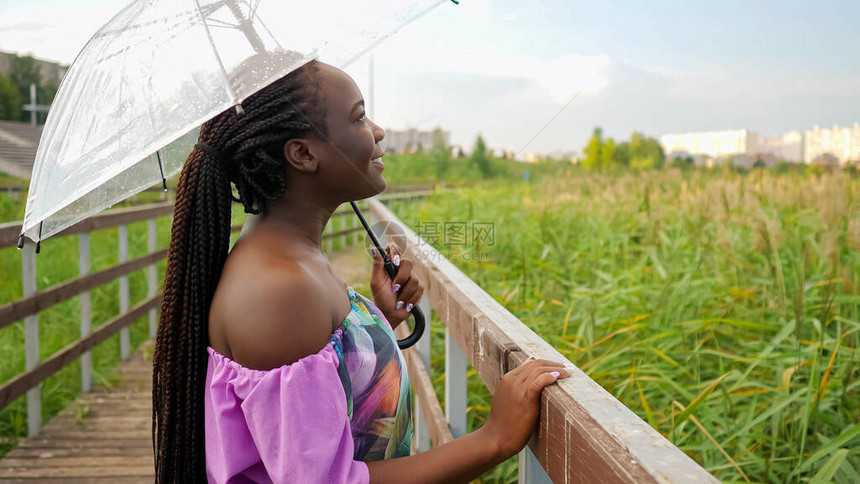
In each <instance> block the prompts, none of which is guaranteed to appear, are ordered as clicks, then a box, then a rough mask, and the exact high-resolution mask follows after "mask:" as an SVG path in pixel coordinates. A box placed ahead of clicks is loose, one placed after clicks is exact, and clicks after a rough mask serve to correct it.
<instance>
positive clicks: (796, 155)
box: [758, 131, 804, 163]
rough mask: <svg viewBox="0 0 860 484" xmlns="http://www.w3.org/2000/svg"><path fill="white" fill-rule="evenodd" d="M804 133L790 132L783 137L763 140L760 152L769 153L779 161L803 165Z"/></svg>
mask: <svg viewBox="0 0 860 484" xmlns="http://www.w3.org/2000/svg"><path fill="white" fill-rule="evenodd" d="M803 146H804V143H803V133H802V132H800V131H789V132H787V133H784V134H782V135H781V136H774V137H773V138H761V139H760V140H759V150H758V151H759V152H760V153H769V154H772V155H773V156H775V157H776V159H778V160H785V161H788V162H791V163H803V160H804V153H803Z"/></svg>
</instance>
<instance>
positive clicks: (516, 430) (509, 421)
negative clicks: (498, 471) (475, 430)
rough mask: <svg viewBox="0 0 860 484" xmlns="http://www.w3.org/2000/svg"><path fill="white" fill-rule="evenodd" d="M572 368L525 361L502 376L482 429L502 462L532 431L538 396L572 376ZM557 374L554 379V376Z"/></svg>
mask: <svg viewBox="0 0 860 484" xmlns="http://www.w3.org/2000/svg"><path fill="white" fill-rule="evenodd" d="M572 370H573V367H571V366H566V365H565V364H564V363H557V362H554V361H549V360H537V359H534V357H531V358H529V359H528V360H526V362H525V363H523V364H522V365H520V366H519V367H518V368H516V369H514V370H512V371H510V372H508V373H507V374H505V375H504V376H502V380H501V382H499V386H498V387H496V392H495V393H494V394H493V401H492V404H491V406H490V417H489V418H488V419H487V423H485V424H484V426H483V427H482V428H481V431H482V432H483V433H484V434H486V436H487V438H489V439H491V441H492V444H493V445H494V446H495V447H496V448H497V449H499V452H500V454H501V455H502V457H503V458H504V459H507V458H509V457H511V456H513V455H516V454H517V453H518V452H519V451H520V450H522V448H523V447H525V446H526V444H527V443H528V440H529V437H530V436H531V435H532V432H534V430H535V424H536V423H537V418H538V413H539V410H540V393H541V391H542V390H543V389H544V387H546V386H548V385H551V384H552V383H554V382H555V381H556V380H557V379H559V378H567V377H569V376H570V375H571V371H572ZM553 372H557V373H558V374H557V375H553V374H552V373H553Z"/></svg>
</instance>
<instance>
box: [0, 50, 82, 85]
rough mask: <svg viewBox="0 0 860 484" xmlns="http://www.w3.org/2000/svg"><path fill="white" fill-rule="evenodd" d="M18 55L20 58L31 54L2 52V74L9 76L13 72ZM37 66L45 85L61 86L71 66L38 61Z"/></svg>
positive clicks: (0, 72)
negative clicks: (13, 65)
mask: <svg viewBox="0 0 860 484" xmlns="http://www.w3.org/2000/svg"><path fill="white" fill-rule="evenodd" d="M16 55H18V56H19V57H26V56H27V55H29V54H13V53H9V52H0V74H9V71H11V70H12V63H13V62H14V60H15V56H16ZM36 64H38V65H39V68H40V69H41V70H40V73H41V75H42V84H43V85H54V86H59V85H60V81H62V80H63V76H65V75H66V71H68V70H69V66H67V65H64V64H60V63H58V62H51V61H46V60H41V59H36Z"/></svg>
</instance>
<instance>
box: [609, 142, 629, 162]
mask: <svg viewBox="0 0 860 484" xmlns="http://www.w3.org/2000/svg"><path fill="white" fill-rule="evenodd" d="M612 161H613V162H615V163H618V164H619V165H624V166H629V165H630V143H629V142H627V141H625V142H623V143H618V145H617V146H616V147H615V155H613V157H612Z"/></svg>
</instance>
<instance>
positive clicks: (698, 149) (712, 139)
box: [660, 129, 759, 157]
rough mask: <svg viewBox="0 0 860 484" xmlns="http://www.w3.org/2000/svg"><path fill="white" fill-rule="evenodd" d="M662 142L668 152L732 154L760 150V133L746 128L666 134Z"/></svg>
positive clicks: (709, 154)
mask: <svg viewBox="0 0 860 484" xmlns="http://www.w3.org/2000/svg"><path fill="white" fill-rule="evenodd" d="M660 144H661V145H663V151H664V152H666V153H679V152H680V153H689V154H691V155H708V156H711V157H719V156H731V155H739V154H752V153H756V152H758V150H759V135H758V134H756V133H754V132H752V131H749V130H746V129H737V130H727V131H708V132H702V133H678V134H665V135H663V136H661V137H660Z"/></svg>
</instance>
